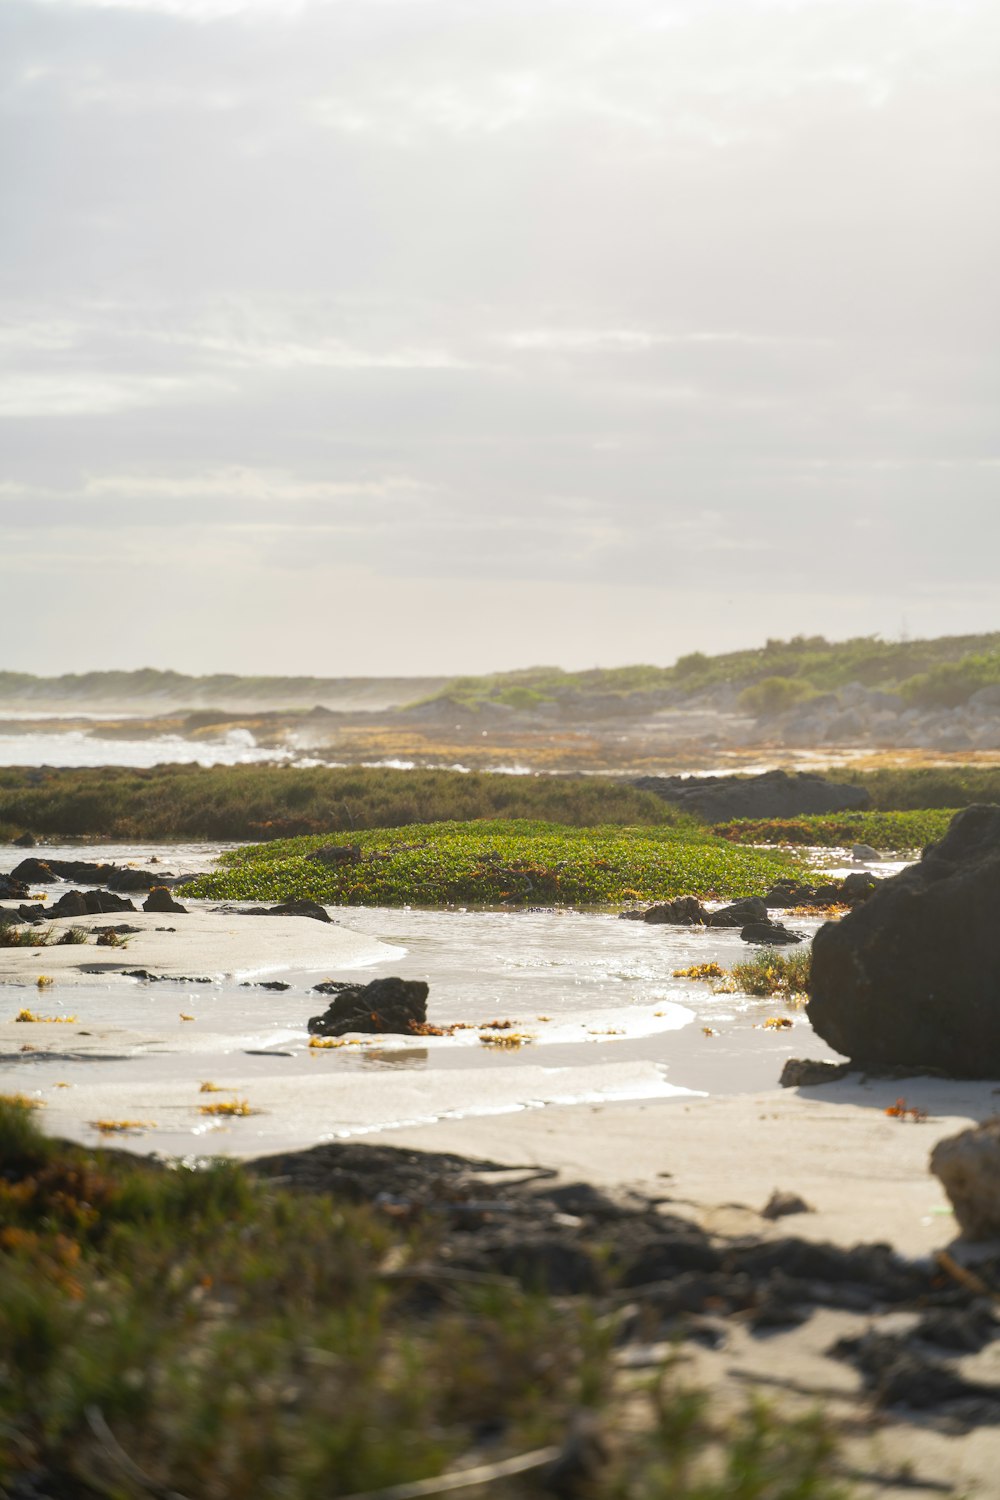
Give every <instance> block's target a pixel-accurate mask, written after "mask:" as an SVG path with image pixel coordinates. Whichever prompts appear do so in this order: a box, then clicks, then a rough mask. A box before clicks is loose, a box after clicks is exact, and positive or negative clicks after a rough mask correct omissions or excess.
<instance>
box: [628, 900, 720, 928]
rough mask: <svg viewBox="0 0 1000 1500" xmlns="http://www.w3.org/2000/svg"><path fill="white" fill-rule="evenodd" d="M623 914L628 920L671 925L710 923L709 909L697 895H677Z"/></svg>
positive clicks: (702, 925) (683, 925)
mask: <svg viewBox="0 0 1000 1500" xmlns="http://www.w3.org/2000/svg"><path fill="white" fill-rule="evenodd" d="M621 915H622V917H623V918H624V919H625V920H626V921H627V922H652V923H654V924H655V925H665V926H671V927H704V926H706V925H707V923H708V910H707V908H706V907H704V906H702V904H701V902H700V901H699V900H698V897H697V896H676V897H675V898H674V900H673V901H659V902H657V904H656V905H655V906H647V907H645V908H642V907H638V908H636V909H635V910H634V911H623V912H622V914H621Z"/></svg>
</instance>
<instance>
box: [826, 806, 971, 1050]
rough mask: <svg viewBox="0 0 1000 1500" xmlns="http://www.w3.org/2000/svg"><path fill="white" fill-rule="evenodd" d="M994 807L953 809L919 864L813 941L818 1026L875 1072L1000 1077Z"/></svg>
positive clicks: (832, 1041)
mask: <svg viewBox="0 0 1000 1500" xmlns="http://www.w3.org/2000/svg"><path fill="white" fill-rule="evenodd" d="M998 912H1000V807H995V806H975V807H968V808H966V809H965V810H964V811H963V812H960V813H957V814H956V815H955V817H954V818H953V819H952V822H951V826H950V828H949V829H948V832H947V833H946V834H945V836H944V838H943V839H942V840H941V841H940V842H939V843H937V844H932V845H930V846H929V847H928V848H927V849H925V850H924V853H923V857H922V858H921V859H920V861H919V862H918V863H917V864H915V865H912V866H910V868H909V869H907V870H904V871H902V873H901V874H899V875H896V876H894V877H893V878H892V879H889V880H883V881H880V882H879V884H878V886H877V888H876V889H875V890H874V891H872V892H871V893H870V894H869V895H868V899H867V900H866V901H864V903H863V904H861V905H858V906H856V907H855V908H854V909H853V910H852V911H850V912H849V913H848V914H847V915H846V916H845V917H844V918H843V919H842V920H841V921H840V922H837V923H827V924H826V926H824V927H821V928H820V930H819V932H818V933H817V934H816V937H815V940H814V942H813V950H812V971H811V979H810V1000H809V1008H808V1015H809V1019H810V1021H811V1022H812V1025H813V1029H814V1030H815V1031H816V1032H817V1033H818V1035H819V1036H821V1037H822V1038H823V1040H824V1041H826V1042H828V1043H829V1044H830V1046H831V1047H835V1048H836V1050H837V1051H838V1052H841V1053H843V1054H844V1055H845V1056H846V1057H850V1058H851V1059H852V1060H853V1061H854V1062H856V1063H858V1064H859V1065H861V1066H863V1067H866V1068H869V1069H871V1070H877V1069H879V1068H883V1069H896V1068H901V1067H904V1068H913V1069H914V1070H915V1071H919V1070H921V1069H927V1070H929V1071H931V1072H937V1073H946V1074H948V1075H950V1076H952V1077H956V1078H1000V921H998V916H997V914H998Z"/></svg>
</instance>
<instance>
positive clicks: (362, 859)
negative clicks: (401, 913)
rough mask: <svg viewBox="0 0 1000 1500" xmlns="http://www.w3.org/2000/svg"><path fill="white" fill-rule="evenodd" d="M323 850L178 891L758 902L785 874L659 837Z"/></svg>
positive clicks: (235, 865)
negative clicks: (339, 853) (320, 855)
mask: <svg viewBox="0 0 1000 1500" xmlns="http://www.w3.org/2000/svg"><path fill="white" fill-rule="evenodd" d="M328 842H329V841H328V840H324V839H322V838H317V837H311V838H298V839H283V840H278V841H277V842H275V843H269V844H258V845H255V846H252V847H250V848H245V849H238V850H235V851H233V852H232V853H230V854H227V855H224V856H223V858H222V859H221V860H220V868H219V869H217V870H216V871H214V872H212V873H211V874H208V875H204V876H201V877H200V878H199V879H198V880H196V881H194V882H193V883H192V884H191V885H188V886H187V887H185V889H186V890H187V892H188V894H189V895H192V896H206V897H214V898H218V899H222V900H238V901H246V900H267V901H273V900H277V901H286V900H291V899H293V898H296V897H308V898H310V899H311V900H313V901H320V902H323V903H324V904H326V905H335V906H409V905H413V906H427V907H435V906H451V905H483V906H499V905H511V904H512V905H532V906H535V905H546V906H550V905H557V906H612V905H621V904H623V903H625V902H631V901H655V900H667V899H669V898H671V897H673V896H680V895H686V894H688V893H694V894H696V895H699V896H702V897H713V896H717V897H737V896H752V895H760V894H763V892H764V891H765V890H766V889H767V888H768V886H770V885H772V884H773V883H774V881H775V880H776V879H778V878H780V877H781V876H782V875H787V874H788V873H789V870H790V868H791V867H790V866H789V864H788V863H787V862H783V860H782V857H781V856H777V855H768V854H762V853H760V852H758V851H756V850H753V851H751V850H742V849H740V850H737V849H733V848H730V847H727V845H726V843H725V842H724V841H723V840H716V839H712V838H710V837H709V836H708V835H706V834H705V833H703V832H701V833H691V832H689V831H688V832H685V833H683V834H682V833H681V832H679V831H678V830H677V829H673V828H669V827H667V828H665V827H660V828H657V827H640V828H615V827H603V828H566V827H563V826H562V825H559V824H553V823H531V822H525V821H512V822H509V823H508V822H503V823H496V822H493V823H491V822H473V823H433V824H426V825H420V826H417V827H407V828H393V829H381V830H378V831H370V832H366V833H359V834H356V835H355V836H354V838H353V839H352V841H351V842H352V844H353V845H354V846H356V848H357V851H358V856H357V858H356V859H345V860H343V861H342V862H338V863H333V864H331V863H326V862H323V861H322V860H320V859H314V858H310V855H314V854H315V853H316V851H317V850H318V849H321V848H322V847H323V845H324V843H328Z"/></svg>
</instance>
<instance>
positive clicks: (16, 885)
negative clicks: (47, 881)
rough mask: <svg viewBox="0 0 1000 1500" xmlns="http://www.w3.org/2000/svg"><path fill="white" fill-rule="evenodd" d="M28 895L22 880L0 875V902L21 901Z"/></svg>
mask: <svg viewBox="0 0 1000 1500" xmlns="http://www.w3.org/2000/svg"><path fill="white" fill-rule="evenodd" d="M27 894H28V887H27V886H26V885H25V883H24V881H23V880H15V879H14V877H13V875H0V901H21V900H23V899H24V897H25V896H26V895H27Z"/></svg>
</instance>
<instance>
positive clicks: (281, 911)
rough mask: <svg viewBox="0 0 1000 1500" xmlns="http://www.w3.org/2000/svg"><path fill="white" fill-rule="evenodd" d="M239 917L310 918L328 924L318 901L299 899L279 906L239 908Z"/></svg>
mask: <svg viewBox="0 0 1000 1500" xmlns="http://www.w3.org/2000/svg"><path fill="white" fill-rule="evenodd" d="M236 914H237V916H240V917H312V918H313V920H314V921H316V922H329V921H330V920H331V918H330V913H329V912H328V911H327V909H326V907H325V906H320V904H319V902H318V901H308V900H307V899H306V898H305V897H301V898H299V899H297V900H295V901H282V903H281V904H280V906H239V907H237V908H236Z"/></svg>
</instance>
